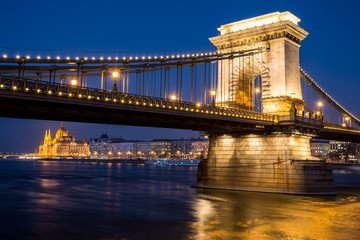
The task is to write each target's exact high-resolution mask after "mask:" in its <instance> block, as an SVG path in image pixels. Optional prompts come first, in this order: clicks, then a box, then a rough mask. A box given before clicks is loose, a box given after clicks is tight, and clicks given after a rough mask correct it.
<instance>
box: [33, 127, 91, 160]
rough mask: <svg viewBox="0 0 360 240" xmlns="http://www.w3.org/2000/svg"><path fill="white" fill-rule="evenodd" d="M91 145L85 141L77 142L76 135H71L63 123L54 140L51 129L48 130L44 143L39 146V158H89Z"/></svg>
mask: <svg viewBox="0 0 360 240" xmlns="http://www.w3.org/2000/svg"><path fill="white" fill-rule="evenodd" d="M89 155H90V151H89V144H88V143H87V142H85V141H75V137H74V135H69V134H68V132H67V131H66V129H65V128H64V126H63V123H61V127H60V128H59V129H58V130H57V132H56V134H55V138H52V136H51V133H50V129H49V131H47V130H46V132H45V137H44V142H43V143H41V144H40V146H39V154H38V156H39V157H44V158H49V157H50V158H51V157H88V156H89Z"/></svg>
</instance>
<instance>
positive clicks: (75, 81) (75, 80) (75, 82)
mask: <svg viewBox="0 0 360 240" xmlns="http://www.w3.org/2000/svg"><path fill="white" fill-rule="evenodd" d="M70 84H71V85H72V86H76V85H77V84H78V80H77V79H76V78H74V79H71V80H70Z"/></svg>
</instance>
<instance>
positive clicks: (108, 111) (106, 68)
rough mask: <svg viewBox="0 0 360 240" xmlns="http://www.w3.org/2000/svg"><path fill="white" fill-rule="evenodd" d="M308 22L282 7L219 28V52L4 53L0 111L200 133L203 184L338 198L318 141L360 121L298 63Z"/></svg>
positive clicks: (356, 136)
mask: <svg viewBox="0 0 360 240" xmlns="http://www.w3.org/2000/svg"><path fill="white" fill-rule="evenodd" d="M299 22H300V19H299V18H297V17H296V16H294V15H293V14H291V13H290V12H282V13H280V12H275V13H271V14H266V15H262V16H259V17H255V18H251V19H246V20H242V21H239V22H235V23H230V24H226V25H222V26H221V27H220V28H219V29H218V30H219V31H220V35H219V36H216V37H212V38H210V41H211V42H212V43H213V44H214V45H215V47H216V49H215V48H214V49H204V50H193V51H176V52H75V51H53V50H39V49H17V48H0V51H2V56H1V58H0V74H1V75H0V99H1V101H0V108H1V111H0V116H1V117H12V118H27V119H46V120H62V121H77V122H89V123H106V124H121V125H134V126H151V127H165V128H179V129H191V130H196V131H203V132H205V133H206V134H207V135H208V136H209V138H210V148H209V154H208V158H207V159H204V160H202V161H201V163H200V164H199V170H198V179H197V186H198V187H207V188H221V189H234V190H251V191H263V192H279V193H292V194H335V188H334V182H333V176H332V170H331V167H330V166H328V165H327V164H326V163H325V162H324V161H323V160H320V159H317V158H314V157H312V156H311V154H310V143H309V140H310V139H311V138H322V139H331V140H342V141H352V142H360V128H359V126H360V120H359V119H358V118H357V117H356V116H354V115H353V114H351V113H350V112H349V111H348V110H347V109H345V108H344V107H343V106H342V105H340V103H338V102H337V101H335V100H334V99H333V98H332V97H331V96H330V95H329V94H328V93H327V92H326V91H325V90H324V89H323V88H322V87H320V86H319V85H318V84H317V83H316V81H315V80H314V79H313V78H311V77H310V76H309V74H308V73H306V72H305V71H304V70H303V69H302V68H301V67H300V63H299V47H300V43H301V41H302V40H303V39H304V38H305V37H306V36H307V34H308V33H307V32H306V31H305V30H304V29H302V28H301V27H300V26H299Z"/></svg>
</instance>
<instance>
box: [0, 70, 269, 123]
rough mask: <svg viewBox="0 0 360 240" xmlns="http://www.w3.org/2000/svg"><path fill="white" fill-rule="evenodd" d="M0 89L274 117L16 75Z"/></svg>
mask: <svg viewBox="0 0 360 240" xmlns="http://www.w3.org/2000/svg"><path fill="white" fill-rule="evenodd" d="M0 90H7V91H21V92H26V93H33V94H46V95H48V96H57V97H71V98H76V99H79V100H93V101H104V102H113V103H120V104H130V105H135V106H139V107H140V106H142V107H155V108H160V109H161V108H162V109H173V110H180V111H181V110H182V111H189V112H194V113H203V114H214V115H220V116H228V117H235V118H248V119H253V120H259V121H265V122H274V116H273V115H269V114H263V113H257V112H252V111H247V110H241V109H235V108H225V107H219V106H215V105H201V104H196V103H192V102H185V101H178V100H170V99H165V98H158V97H150V96H142V95H136V94H131V93H124V92H118V91H109V90H101V89H97V88H90V87H86V88H85V87H80V86H72V85H69V84H62V83H54V82H48V81H41V80H34V79H26V78H21V77H20V78H19V77H16V76H3V75H1V76H0Z"/></svg>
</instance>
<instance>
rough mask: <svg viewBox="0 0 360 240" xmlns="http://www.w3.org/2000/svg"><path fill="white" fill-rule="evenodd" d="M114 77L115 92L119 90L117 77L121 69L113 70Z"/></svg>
mask: <svg viewBox="0 0 360 240" xmlns="http://www.w3.org/2000/svg"><path fill="white" fill-rule="evenodd" d="M112 75H113V78H114V86H113V88H112V90H113V92H117V90H118V89H117V86H116V79H117V77H118V76H119V71H117V70H115V71H113V72H112Z"/></svg>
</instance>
